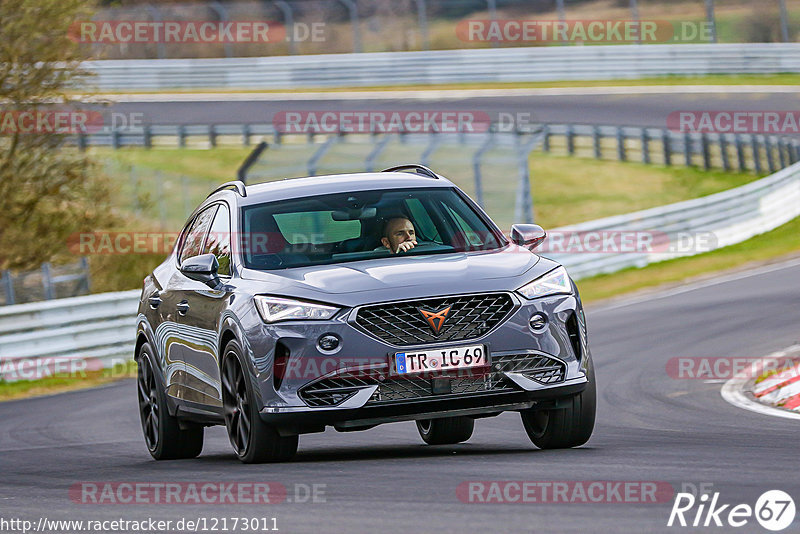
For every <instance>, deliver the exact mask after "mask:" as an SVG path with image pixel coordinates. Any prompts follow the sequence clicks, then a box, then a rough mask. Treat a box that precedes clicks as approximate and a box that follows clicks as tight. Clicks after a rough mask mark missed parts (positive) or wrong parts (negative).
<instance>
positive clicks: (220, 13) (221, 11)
mask: <svg viewBox="0 0 800 534" xmlns="http://www.w3.org/2000/svg"><path fill="white" fill-rule="evenodd" d="M208 7H210V8H211V9H213V10H214V11H215V12H216V13H217V17H218V18H219V21H220V23H223V24H224V23H226V22H228V10H227V9H225V7H224V6H223V5H222V4H220V3H219V2H217V0H214V1H213V2H211V3H210V4H209V6H208ZM222 47H223V49H224V50H225V57H233V49H232V48H231V43H229V42H227V41H226V42H224V43H223V44H222Z"/></svg>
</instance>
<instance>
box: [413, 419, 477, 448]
mask: <svg viewBox="0 0 800 534" xmlns="http://www.w3.org/2000/svg"><path fill="white" fill-rule="evenodd" d="M474 428H475V420H474V419H472V418H471V417H442V418H440V419H423V420H421V421H417V430H418V431H419V435H420V437H421V438H422V440H423V441H424V442H425V443H427V444H428V445H452V444H454V443H461V442H462V441H467V440H468V439H469V438H470V437H472V431H473V430H474Z"/></svg>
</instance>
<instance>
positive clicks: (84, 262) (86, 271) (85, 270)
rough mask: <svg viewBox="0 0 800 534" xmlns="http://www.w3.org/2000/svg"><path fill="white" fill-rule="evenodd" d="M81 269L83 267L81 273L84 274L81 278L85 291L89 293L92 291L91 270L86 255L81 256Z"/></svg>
mask: <svg viewBox="0 0 800 534" xmlns="http://www.w3.org/2000/svg"><path fill="white" fill-rule="evenodd" d="M81 269H83V274H84V278H83V279H84V281H85V285H86V292H87V293H91V292H92V275H91V272H90V271H89V258H87V257H86V256H81Z"/></svg>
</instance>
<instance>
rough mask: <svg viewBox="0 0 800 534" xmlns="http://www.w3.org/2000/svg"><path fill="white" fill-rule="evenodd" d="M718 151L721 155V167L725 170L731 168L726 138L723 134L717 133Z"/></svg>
mask: <svg viewBox="0 0 800 534" xmlns="http://www.w3.org/2000/svg"><path fill="white" fill-rule="evenodd" d="M719 153H720V155H721V156H722V168H723V169H724V170H726V171H729V170H731V161H730V159H729V157H728V140H727V138H726V137H725V134H719Z"/></svg>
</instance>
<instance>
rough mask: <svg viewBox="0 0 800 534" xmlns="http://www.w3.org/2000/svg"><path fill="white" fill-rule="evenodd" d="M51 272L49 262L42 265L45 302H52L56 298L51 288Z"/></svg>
mask: <svg viewBox="0 0 800 534" xmlns="http://www.w3.org/2000/svg"><path fill="white" fill-rule="evenodd" d="M51 271H52V266H51V265H50V262H45V263H43V264H42V286H43V287H44V298H45V300H53V299H54V298H56V296H55V291H54V288H53V275H52V272H51Z"/></svg>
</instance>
